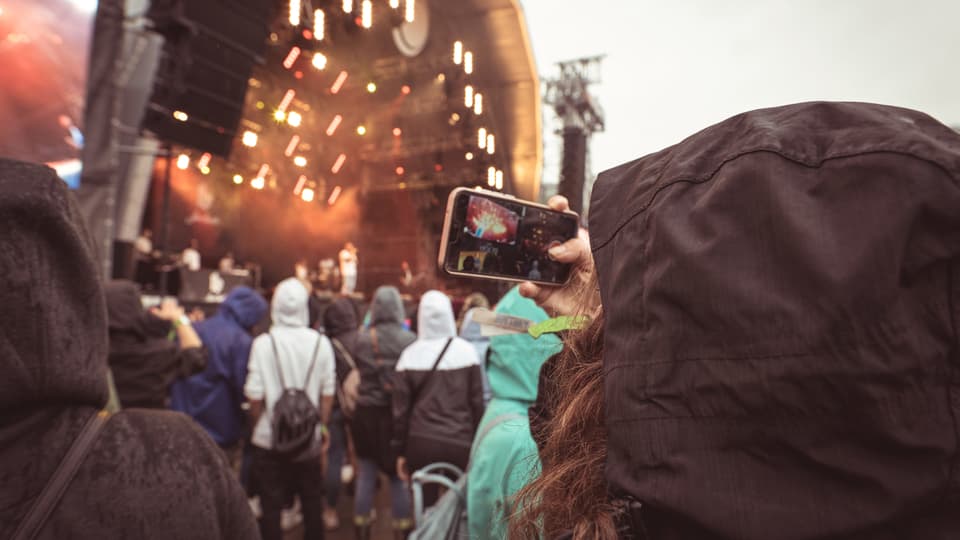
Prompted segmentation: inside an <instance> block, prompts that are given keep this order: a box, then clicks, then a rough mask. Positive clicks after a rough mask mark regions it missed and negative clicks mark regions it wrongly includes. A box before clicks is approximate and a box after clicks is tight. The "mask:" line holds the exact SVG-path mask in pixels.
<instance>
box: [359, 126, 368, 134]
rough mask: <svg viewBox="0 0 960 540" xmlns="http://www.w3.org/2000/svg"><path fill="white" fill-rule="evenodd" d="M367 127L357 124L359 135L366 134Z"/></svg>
mask: <svg viewBox="0 0 960 540" xmlns="http://www.w3.org/2000/svg"><path fill="white" fill-rule="evenodd" d="M366 134H367V128H366V126H357V135H366Z"/></svg>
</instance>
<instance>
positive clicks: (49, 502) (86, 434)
mask: <svg viewBox="0 0 960 540" xmlns="http://www.w3.org/2000/svg"><path fill="white" fill-rule="evenodd" d="M109 418H110V413H109V412H107V411H103V410H101V411H97V412H95V413H93V415H92V416H91V417H90V419H89V420H87V423H86V424H85V425H84V426H83V429H82V430H81V431H80V434H79V435H78V436H77V438H76V439H75V440H74V441H73V444H72V445H71V446H70V449H69V450H67V453H66V455H65V456H63V459H62V460H60V464H59V465H57V469H56V470H55V471H54V473H53V476H51V477H50V480H48V481H47V485H46V486H44V488H43V491H42V492H40V496H39V497H37V500H36V501H35V502H34V503H33V506H32V507H31V508H30V510H29V511H28V512H27V516H26V517H25V518H23V521H21V522H20V525H19V526H18V527H17V530H16V531H15V532H14V533H13V540H32V539H33V538H36V536H37V534H38V533H39V532H40V529H42V528H43V526H44V525H45V524H46V523H47V520H49V519H50V515H51V514H52V513H53V510H54V509H55V508H56V507H57V503H59V502H60V499H61V498H63V494H64V493H65V492H66V490H67V486H69V485H70V482H71V481H72V480H73V478H74V476H76V475H77V470H79V469H80V464H82V463H83V460H84V458H85V457H87V454H88V453H89V452H90V447H91V446H92V445H93V441H95V440H96V438H97V435H98V434H99V433H100V430H101V429H102V428H103V425H104V424H106V423H107V420H108V419H109Z"/></svg>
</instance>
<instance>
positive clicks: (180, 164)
mask: <svg viewBox="0 0 960 540" xmlns="http://www.w3.org/2000/svg"><path fill="white" fill-rule="evenodd" d="M189 166H190V156H188V155H186V154H180V155H179V156H177V168H178V169H180V170H181V171H185V170H187V167H189Z"/></svg>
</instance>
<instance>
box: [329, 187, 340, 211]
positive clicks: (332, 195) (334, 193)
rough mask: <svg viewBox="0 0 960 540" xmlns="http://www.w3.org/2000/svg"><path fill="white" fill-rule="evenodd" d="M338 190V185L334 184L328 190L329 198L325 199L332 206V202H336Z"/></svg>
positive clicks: (338, 194)
mask: <svg viewBox="0 0 960 540" xmlns="http://www.w3.org/2000/svg"><path fill="white" fill-rule="evenodd" d="M340 191H341V188H340V186H336V187H334V188H333V191H332V192H330V198H329V199H327V204H328V205H330V206H333V203H335V202H337V197H339V196H340Z"/></svg>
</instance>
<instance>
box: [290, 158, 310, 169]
mask: <svg viewBox="0 0 960 540" xmlns="http://www.w3.org/2000/svg"><path fill="white" fill-rule="evenodd" d="M293 164H294V165H296V166H297V167H306V166H307V158H305V157H303V156H296V157H294V158H293Z"/></svg>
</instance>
